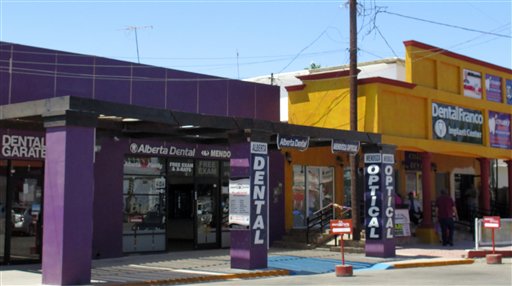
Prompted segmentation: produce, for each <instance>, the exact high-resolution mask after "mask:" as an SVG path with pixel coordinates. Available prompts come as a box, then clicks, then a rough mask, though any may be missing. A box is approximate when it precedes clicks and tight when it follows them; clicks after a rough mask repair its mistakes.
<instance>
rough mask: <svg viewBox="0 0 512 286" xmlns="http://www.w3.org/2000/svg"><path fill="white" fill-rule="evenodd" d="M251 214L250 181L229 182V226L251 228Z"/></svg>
mask: <svg viewBox="0 0 512 286" xmlns="http://www.w3.org/2000/svg"><path fill="white" fill-rule="evenodd" d="M250 214H251V200H250V180H249V178H242V179H238V180H229V217H228V220H229V225H241V226H249V222H250V221H249V218H250Z"/></svg>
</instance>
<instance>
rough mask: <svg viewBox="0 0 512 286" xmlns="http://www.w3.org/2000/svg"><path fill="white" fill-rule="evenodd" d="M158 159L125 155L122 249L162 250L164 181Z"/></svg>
mask: <svg viewBox="0 0 512 286" xmlns="http://www.w3.org/2000/svg"><path fill="white" fill-rule="evenodd" d="M163 163H164V162H163V160H162V159H160V158H127V159H126V160H125V168H124V169H125V176H124V180H123V200H124V207H123V213H124V222H123V250H124V251H125V252H132V251H137V252H140V251H159V250H165V214H166V208H165V206H166V198H165V186H166V181H165V177H164V176H163V174H164V168H163V166H164V164H163Z"/></svg>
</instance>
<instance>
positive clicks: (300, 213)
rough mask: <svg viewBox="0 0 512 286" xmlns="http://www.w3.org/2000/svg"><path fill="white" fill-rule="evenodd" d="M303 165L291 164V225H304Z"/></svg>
mask: <svg viewBox="0 0 512 286" xmlns="http://www.w3.org/2000/svg"><path fill="white" fill-rule="evenodd" d="M304 169H305V167H304V166H301V165H293V183H292V193H293V226H294V227H304V226H305V225H306V202H305V196H304V191H305V187H304V186H305V185H304V182H305V174H304Z"/></svg>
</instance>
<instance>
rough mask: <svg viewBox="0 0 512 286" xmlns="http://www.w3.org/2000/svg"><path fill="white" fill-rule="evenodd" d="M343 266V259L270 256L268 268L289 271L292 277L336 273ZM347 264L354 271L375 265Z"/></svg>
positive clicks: (351, 262)
mask: <svg viewBox="0 0 512 286" xmlns="http://www.w3.org/2000/svg"><path fill="white" fill-rule="evenodd" d="M340 264H341V259H332V258H313V257H299V256H286V255H278V256H270V257H269V258H268V267H269V268H277V269H286V270H289V271H290V273H291V275H309V274H321V273H329V272H334V269H335V267H336V265H340ZM345 264H348V265H352V268H353V270H354V271H356V270H363V269H369V268H371V267H372V266H373V265H374V264H372V263H364V262H354V261H345Z"/></svg>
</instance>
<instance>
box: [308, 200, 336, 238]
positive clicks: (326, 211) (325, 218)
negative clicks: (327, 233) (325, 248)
mask: <svg viewBox="0 0 512 286" xmlns="http://www.w3.org/2000/svg"><path fill="white" fill-rule="evenodd" d="M333 213H334V205H333V204H332V203H330V204H328V205H327V206H325V207H323V208H322V209H320V210H318V211H316V212H314V213H313V214H311V215H310V216H308V217H307V218H306V243H307V244H309V242H310V241H309V237H310V236H311V234H312V233H318V232H320V233H321V232H323V231H324V230H325V228H326V226H327V227H328V226H329V223H330V221H331V219H333Z"/></svg>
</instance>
